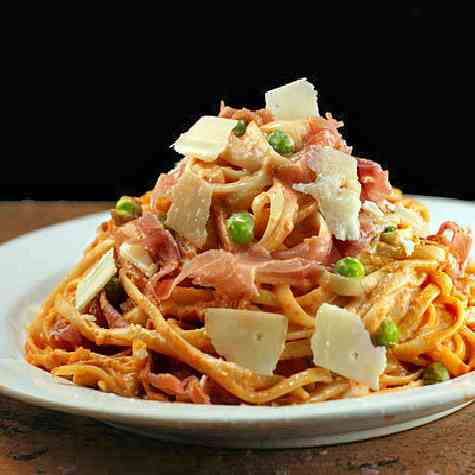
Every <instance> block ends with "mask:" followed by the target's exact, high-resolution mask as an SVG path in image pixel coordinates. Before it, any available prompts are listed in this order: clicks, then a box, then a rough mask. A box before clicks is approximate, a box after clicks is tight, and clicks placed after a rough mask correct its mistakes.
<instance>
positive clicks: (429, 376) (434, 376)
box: [422, 361, 450, 386]
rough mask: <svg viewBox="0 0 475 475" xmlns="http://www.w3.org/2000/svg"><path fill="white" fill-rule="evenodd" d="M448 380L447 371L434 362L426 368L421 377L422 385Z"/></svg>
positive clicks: (441, 365) (440, 364)
mask: <svg viewBox="0 0 475 475" xmlns="http://www.w3.org/2000/svg"><path fill="white" fill-rule="evenodd" d="M449 379H450V374H449V371H448V369H447V368H446V367H445V366H444V365H443V364H442V363H440V362H438V361H436V362H435V363H432V364H431V365H430V366H428V367H427V368H426V369H425V370H424V373H423V375H422V381H423V382H424V385H426V386H428V385H430V384H438V383H443V382H444V381H448V380H449Z"/></svg>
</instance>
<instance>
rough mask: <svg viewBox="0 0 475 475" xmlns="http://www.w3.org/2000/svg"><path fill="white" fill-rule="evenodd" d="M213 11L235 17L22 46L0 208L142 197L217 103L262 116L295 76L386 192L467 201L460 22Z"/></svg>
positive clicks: (284, 10)
mask: <svg viewBox="0 0 475 475" xmlns="http://www.w3.org/2000/svg"><path fill="white" fill-rule="evenodd" d="M221 5H227V7H226V8H228V9H229V11H225V12H224V13H225V15H224V19H209V20H211V21H210V22H209V25H211V26H209V25H208V24H205V23H203V22H202V21H203V18H202V17H197V19H196V21H192V22H191V23H192V26H190V27H188V26H187V25H185V24H182V23H179V24H175V23H174V22H173V20H168V19H164V18H158V17H154V18H153V19H154V20H156V22H155V24H154V25H147V26H146V25H141V24H140V22H139V23H138V24H137V23H135V27H134V28H132V23H133V22H132V21H131V22H129V23H120V24H118V23H117V24H116V23H114V22H113V21H111V22H109V23H110V24H108V25H107V26H108V28H107V31H104V29H103V25H100V24H98V25H96V26H95V27H94V26H93V27H91V28H89V29H87V28H86V29H85V28H84V27H83V26H81V27H80V28H79V27H78V26H77V25H75V26H74V25H71V24H69V23H68V24H61V25H60V26H58V25H56V26H55V27H54V28H53V29H52V30H47V29H42V30H41V31H39V32H38V34H37V35H35V36H34V38H33V39H32V38H31V37H30V38H29V39H28V40H24V42H23V43H21V48H22V50H23V51H22V52H23V54H22V56H21V57H20V58H19V57H18V55H15V59H13V62H14V63H15V64H14V66H15V67H12V68H10V70H9V72H8V74H7V77H8V78H9V79H10V81H11V90H8V94H7V95H8V98H9V99H10V100H11V102H12V105H13V106H12V109H11V116H10V120H8V122H9V123H8V125H7V126H6V129H5V131H4V132H6V133H5V135H6V136H7V142H8V141H10V142H12V145H13V146H14V147H13V150H15V152H8V153H7V154H6V155H5V156H4V159H3V167H4V170H3V173H0V199H2V200H8V199H25V198H26V199H40V200H43V199H45V200H50V199H54V200H57V199H77V200H96V199H101V200H102V199H103V200H112V199H116V198H117V197H119V196H120V195H121V194H136V195H139V194H142V193H143V192H144V191H145V190H147V189H150V188H152V187H153V185H154V183H155V181H156V178H157V176H158V175H159V173H160V172H161V171H165V170H167V169H169V168H170V167H171V166H172V165H173V164H174V163H175V162H176V161H177V159H178V157H177V156H176V155H175V153H174V152H173V150H171V149H170V148H169V146H170V144H172V143H173V142H174V140H175V139H176V137H177V136H178V135H179V133H180V132H183V131H185V130H186V129H187V128H188V127H189V126H191V125H192V124H193V123H194V121H195V120H196V119H197V118H198V117H200V116H201V115H203V114H214V113H217V111H218V107H219V101H220V99H223V100H224V101H225V103H226V104H228V105H231V106H235V107H240V106H247V107H249V108H259V107H262V106H263V105H264V92H265V91H266V90H268V89H271V88H274V87H277V86H279V85H282V84H284V83H286V82H289V81H292V80H295V79H298V78H300V77H304V76H306V77H307V78H308V79H309V80H311V81H312V82H314V84H315V85H316V87H317V89H318V91H319V104H320V112H321V113H324V112H327V111H328V112H332V113H333V115H334V116H335V117H336V118H337V119H341V120H343V121H344V122H345V128H344V129H343V135H344V137H345V138H346V139H347V141H348V143H349V144H350V145H353V147H354V154H355V155H356V156H359V157H367V158H371V159H373V160H376V161H378V162H380V163H381V164H383V166H384V167H385V168H389V170H390V178H391V182H392V183H393V185H396V186H398V187H402V188H403V189H404V190H405V191H406V192H408V193H418V194H428V195H439V196H452V197H458V198H464V199H475V185H474V183H473V181H474V179H473V174H472V173H471V172H473V170H474V167H473V162H474V157H473V133H472V130H473V127H472V106H471V105H469V103H471V102H472V101H473V99H472V96H473V89H474V86H473V77H472V76H473V74H472V72H471V70H472V62H473V54H472V53H471V51H470V49H471V45H472V43H473V39H472V36H471V35H472V33H471V32H472V30H473V28H472V25H471V19H470V17H469V14H468V13H467V12H464V11H460V10H457V9H456V7H455V6H454V7H450V8H449V6H447V5H444V6H441V7H434V6H430V7H415V6H406V5H403V4H400V3H397V4H395V5H397V6H386V5H385V6H378V7H376V6H374V5H372V6H367V7H363V6H361V5H358V7H348V6H345V5H344V3H341V2H340V3H338V4H336V3H335V4H334V7H332V8H325V9H324V8H322V7H321V6H318V8H317V9H316V10H315V12H314V11H313V10H308V11H307V10H306V8H307V6H306V7H305V9H304V5H307V3H305V4H303V3H302V4H299V3H296V4H295V5H294V6H293V7H292V6H291V5H290V4H288V3H287V4H282V5H283V6H282V7H279V8H277V7H276V8H273V10H272V11H273V12H274V13H276V14H275V15H273V16H269V15H268V16H267V17H266V16H265V17H264V18H266V19H265V20H260V19H257V17H254V16H253V7H252V5H253V4H249V3H247V4H221ZM308 5H310V4H308ZM313 5H314V6H315V5H316V4H313ZM319 5H321V4H319ZM238 7H240V8H241V11H240V12H239V15H237V13H238V11H237V9H238ZM290 7H292V8H290ZM270 11H271V7H270V6H268V12H270ZM146 16H147V15H146V13H144V17H146ZM204 16H205V15H204ZM188 17H189V18H192V17H193V14H192V13H189V14H188ZM168 21H169V22H170V24H169V25H166V23H167V22H168ZM170 28H171V29H170ZM78 31H80V35H79V36H77V35H76V34H75V33H74V32H78ZM170 32H172V34H171V33H170ZM20 42H21V40H20ZM146 150H153V152H147V151H146Z"/></svg>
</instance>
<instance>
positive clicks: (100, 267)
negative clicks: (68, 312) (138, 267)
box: [74, 249, 117, 311]
mask: <svg viewBox="0 0 475 475" xmlns="http://www.w3.org/2000/svg"><path fill="white" fill-rule="evenodd" d="M116 273H117V267H116V265H115V261H114V250H113V249H110V250H109V251H108V252H106V253H105V254H104V255H103V256H102V257H101V258H100V259H99V261H98V262H97V263H96V264H95V265H94V266H93V267H92V269H91V270H90V271H89V272H88V273H87V275H86V276H85V277H83V278H82V279H81V280H80V281H79V283H78V285H77V288H76V295H75V299H74V303H75V306H76V309H77V310H79V311H82V310H83V309H84V307H86V305H87V304H88V303H89V302H90V301H91V300H92V299H93V298H94V297H96V296H97V295H98V294H99V292H100V291H101V290H102V289H103V288H104V287H105V285H106V284H107V282H109V280H110V279H111V278H112V277H113V276H114V275H115V274H116Z"/></svg>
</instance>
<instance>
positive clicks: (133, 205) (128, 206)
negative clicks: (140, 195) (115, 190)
mask: <svg viewBox="0 0 475 475" xmlns="http://www.w3.org/2000/svg"><path fill="white" fill-rule="evenodd" d="M115 210H116V212H117V213H118V214H119V215H120V216H124V217H126V218H137V217H139V216H140V215H141V214H142V206H141V205H140V203H139V202H138V200H137V199H135V198H131V197H130V196H122V197H121V198H120V200H119V201H117V203H116V205H115Z"/></svg>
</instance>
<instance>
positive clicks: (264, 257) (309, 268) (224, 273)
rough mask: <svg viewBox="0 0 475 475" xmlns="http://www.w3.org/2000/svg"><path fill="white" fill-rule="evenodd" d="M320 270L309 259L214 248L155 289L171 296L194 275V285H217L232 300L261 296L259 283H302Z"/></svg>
mask: <svg viewBox="0 0 475 475" xmlns="http://www.w3.org/2000/svg"><path fill="white" fill-rule="evenodd" d="M320 272H321V266H320V265H319V264H318V263H317V262H315V261H311V260H308V259H302V258H293V259H286V260H277V259H272V258H271V257H270V256H269V255H268V254H266V252H265V251H264V250H263V251H262V252H261V253H256V252H252V253H245V254H244V253H243V254H231V253H230V252H226V251H223V250H217V249H212V250H210V251H206V252H203V253H202V254H199V255H198V256H196V257H195V258H194V259H193V260H191V261H190V262H188V263H187V264H185V266H184V268H183V270H182V271H181V272H180V274H179V275H178V277H176V278H175V279H174V280H172V281H171V280H168V279H167V280H166V281H162V282H160V285H159V286H157V288H155V289H154V290H155V294H156V296H157V297H158V298H159V299H167V298H168V297H169V296H170V295H171V293H172V291H173V289H174V288H175V287H176V286H177V285H178V284H179V283H180V282H182V281H183V280H185V279H187V278H190V279H191V280H192V282H193V284H194V285H202V286H209V287H214V288H215V290H216V292H217V293H218V294H222V295H224V296H226V297H228V298H230V299H241V298H251V297H256V296H257V295H258V289H257V286H256V282H261V283H266V284H289V285H299V284H304V283H308V281H309V279H311V280H313V279H315V278H316V277H318V276H319V275H320Z"/></svg>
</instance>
